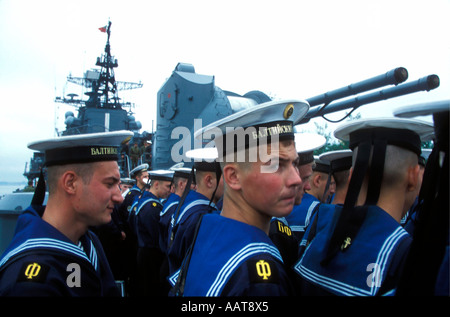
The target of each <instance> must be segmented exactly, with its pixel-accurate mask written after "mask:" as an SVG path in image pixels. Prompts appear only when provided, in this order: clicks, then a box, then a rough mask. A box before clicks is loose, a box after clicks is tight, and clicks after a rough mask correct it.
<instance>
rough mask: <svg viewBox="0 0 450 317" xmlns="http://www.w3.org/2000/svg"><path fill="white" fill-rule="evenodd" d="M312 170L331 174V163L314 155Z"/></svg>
mask: <svg viewBox="0 0 450 317" xmlns="http://www.w3.org/2000/svg"><path fill="white" fill-rule="evenodd" d="M312 169H313V171H314V172H321V173H325V174H329V173H330V171H331V165H330V162H329V161H327V160H323V159H320V157H319V156H318V155H314V166H313V168H312Z"/></svg>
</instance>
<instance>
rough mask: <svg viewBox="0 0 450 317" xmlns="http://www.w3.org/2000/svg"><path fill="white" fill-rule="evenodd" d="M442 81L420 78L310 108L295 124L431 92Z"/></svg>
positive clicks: (430, 77)
mask: <svg viewBox="0 0 450 317" xmlns="http://www.w3.org/2000/svg"><path fill="white" fill-rule="evenodd" d="M439 84H440V81H439V77H438V76H437V75H429V76H426V77H423V78H420V79H418V80H416V81H413V82H409V83H404V84H401V85H398V86H396V87H391V88H386V89H383V90H379V91H376V92H372V93H368V94H365V95H362V96H358V97H355V98H352V99H349V100H343V101H338V102H335V103H330V104H329V105H326V106H324V107H314V108H310V109H309V111H308V113H307V114H306V116H305V117H304V118H303V119H302V120H301V121H299V122H296V123H295V124H301V123H306V122H308V121H309V120H310V119H311V118H314V117H319V116H323V115H325V114H328V113H332V112H336V111H341V110H345V109H349V108H354V109H356V108H358V107H359V106H361V105H365V104H369V103H374V102H377V101H381V100H386V99H390V98H394V97H399V96H403V95H407V94H411V93H415V92H418V91H430V90H433V89H435V88H437V87H439Z"/></svg>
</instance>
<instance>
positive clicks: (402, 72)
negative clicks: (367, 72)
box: [307, 67, 408, 107]
mask: <svg viewBox="0 0 450 317" xmlns="http://www.w3.org/2000/svg"><path fill="white" fill-rule="evenodd" d="M407 79H408V71H407V70H406V68H404V67H398V68H395V69H392V70H390V71H388V72H387V73H385V74H382V75H378V76H375V77H372V78H369V79H366V80H363V81H360V82H357V83H353V84H350V85H348V86H345V87H342V88H338V89H335V90H332V91H329V92H326V93H324V94H321V95H318V96H315V97H311V98H309V99H307V101H308V103H309V105H310V107H314V106H317V105H320V104H327V103H330V102H332V101H333V100H337V99H341V98H345V97H348V96H352V95H356V94H359V93H361V92H364V91H369V90H373V89H377V88H380V87H383V86H387V85H398V84H400V83H402V82H404V81H406V80H407Z"/></svg>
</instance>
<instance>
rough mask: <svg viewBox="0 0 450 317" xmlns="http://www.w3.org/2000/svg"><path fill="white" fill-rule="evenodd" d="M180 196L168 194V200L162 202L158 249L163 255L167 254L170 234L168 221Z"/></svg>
mask: <svg viewBox="0 0 450 317" xmlns="http://www.w3.org/2000/svg"><path fill="white" fill-rule="evenodd" d="M179 202H180V196H178V195H177V194H175V193H172V194H170V196H169V198H167V200H166V201H165V202H164V207H163V210H162V211H161V213H160V215H159V216H160V217H159V248H160V249H161V251H162V252H163V253H164V254H167V246H168V241H169V234H170V228H171V226H170V221H171V219H172V215H173V214H174V212H175V210H176V209H177V207H178V203H179Z"/></svg>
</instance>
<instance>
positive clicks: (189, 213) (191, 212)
mask: <svg viewBox="0 0 450 317" xmlns="http://www.w3.org/2000/svg"><path fill="white" fill-rule="evenodd" d="M210 212H218V211H217V209H216V208H215V206H214V204H213V203H211V206H210V203H209V199H208V198H207V197H205V196H204V195H202V194H200V193H198V192H196V191H193V190H191V191H190V192H189V193H188V194H187V196H186V199H185V200H184V203H183V205H182V206H181V209H180V212H179V214H178V217H177V215H175V214H173V215H172V220H171V228H170V232H171V234H174V239H173V241H172V244H171V246H170V247H169V248H168V250H167V256H168V261H169V272H170V273H169V274H173V273H174V272H175V270H177V269H179V268H180V266H181V262H182V261H183V258H184V256H185V254H186V251H187V249H188V248H189V246H190V245H191V243H192V242H193V240H194V231H195V226H196V224H197V222H198V221H199V219H200V217H201V216H202V215H204V214H206V213H210ZM175 218H176V219H175ZM169 239H170V236H169ZM169 243H170V241H169Z"/></svg>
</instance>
